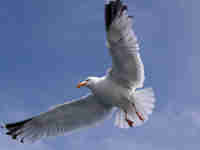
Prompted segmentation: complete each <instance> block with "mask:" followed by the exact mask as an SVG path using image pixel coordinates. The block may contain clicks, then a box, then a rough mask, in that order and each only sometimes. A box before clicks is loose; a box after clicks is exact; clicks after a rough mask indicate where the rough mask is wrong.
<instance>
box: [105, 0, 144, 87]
mask: <svg viewBox="0 0 200 150" xmlns="http://www.w3.org/2000/svg"><path fill="white" fill-rule="evenodd" d="M132 18H133V17H130V16H128V14H127V6H126V5H124V4H123V3H122V2H121V1H120V0H108V1H107V3H106V4H105V23H106V31H107V46H108V48H109V51H110V54H111V56H112V69H111V71H110V76H111V77H112V78H113V79H115V80H116V82H119V83H120V84H123V86H126V87H134V88H140V87H143V82H144V66H143V63H142V60H141V58H140V54H139V45H138V42H137V38H136V36H135V33H134V31H133V29H132Z"/></svg>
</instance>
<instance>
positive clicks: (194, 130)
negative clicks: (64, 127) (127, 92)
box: [0, 0, 200, 150]
mask: <svg viewBox="0 0 200 150" xmlns="http://www.w3.org/2000/svg"><path fill="white" fill-rule="evenodd" d="M125 2H126V3H128V5H129V14H131V15H133V16H134V17H135V20H134V29H135V32H136V33H137V36H138V39H139V43H140V47H141V55H142V59H143V62H144V65H145V75H146V80H145V86H146V87H149V86H152V87H153V88H154V90H155V94H156V99H157V103H156V109H155V112H154V113H153V115H152V116H151V118H150V120H149V121H148V122H147V123H146V124H145V125H144V126H141V127H138V128H132V129H129V130H123V129H118V128H116V127H114V126H113V121H114V120H113V119H112V120H107V121H105V123H103V124H102V125H101V126H99V127H96V128H90V129H87V130H83V131H82V132H79V133H75V134H73V135H70V136H65V137H55V138H48V139H45V140H42V141H40V142H37V143H35V144H32V145H28V144H24V145H23V144H19V143H17V142H15V141H12V140H11V139H10V138H9V137H7V136H5V135H1V136H0V148H1V149H3V150H11V149H12V150H14V149H16V150H25V149H29V150H33V149H37V150H44V149H48V150H56V149H59V150H64V149H72V150H79V149H80V150H82V149H96V150H100V149H105V150H112V149H115V150H121V149H126V150H133V149H140V150H146V149H148V150H160V149H162V150H177V149H182V150H188V149H198V148H199V146H200V144H199V138H200V134H199V132H200V117H199V116H200V110H199V105H200V102H199V101H198V100H199V98H200V92H199V87H198V85H199V82H200V80H199V76H200V71H199V69H198V68H199V57H200V52H199V48H200V46H199V24H200V22H199V21H198V17H199V16H198V9H199V8H198V6H199V5H200V2H199V1H195V0H191V1H186V0H168V1H164V0H160V1H157V0H126V1H125ZM103 13H104V1H103V0H99V1H94V0H85V1H81V0H76V1H66V0H59V1H53V0H49V1H39V0H34V1H30V0H26V1H25V0H19V1H11V0H7V1H1V2H0V33H1V34H0V41H1V44H0V52H1V55H0V62H1V63H0V99H1V105H0V118H1V120H2V121H5V122H12V121H17V120H20V119H24V118H26V117H30V116H32V115H35V114H38V113H40V112H43V111H46V110H47V109H48V108H49V107H50V106H52V105H55V104H60V103H63V102H65V101H67V100H71V99H73V98H77V97H80V96H83V95H85V94H86V93H87V92H88V90H87V89H84V88H83V89H77V88H76V84H77V83H78V82H79V80H82V79H85V78H86V77H87V76H89V75H96V76H101V75H103V74H104V72H105V70H106V69H107V68H108V67H110V66H111V58H110V56H109V55H108V52H107V49H106V47H105V39H106V37H105V31H104V29H105V27H104V18H103V17H104V14H103Z"/></svg>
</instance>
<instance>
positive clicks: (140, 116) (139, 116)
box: [132, 104, 145, 121]
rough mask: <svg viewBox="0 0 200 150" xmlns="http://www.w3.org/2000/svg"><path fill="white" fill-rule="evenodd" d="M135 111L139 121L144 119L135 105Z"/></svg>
mask: <svg viewBox="0 0 200 150" xmlns="http://www.w3.org/2000/svg"><path fill="white" fill-rule="evenodd" d="M132 105H133V107H135V104H132ZM135 111H136V114H137V116H138V118H139V119H140V120H141V121H144V120H145V119H144V117H143V116H142V114H141V113H140V112H138V111H137V109H136V107H135Z"/></svg>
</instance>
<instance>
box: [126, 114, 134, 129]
mask: <svg viewBox="0 0 200 150" xmlns="http://www.w3.org/2000/svg"><path fill="white" fill-rule="evenodd" d="M125 114H126V121H127V123H128V125H129V126H130V127H133V125H134V122H133V121H131V120H129V119H128V116H127V112H126V111H125Z"/></svg>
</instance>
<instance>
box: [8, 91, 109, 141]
mask: <svg viewBox="0 0 200 150" xmlns="http://www.w3.org/2000/svg"><path fill="white" fill-rule="evenodd" d="M111 110H112V106H109V105H104V104H101V103H99V101H98V99H97V97H95V96H93V95H89V96H86V97H82V98H81V99H80V100H76V101H72V102H70V103H65V104H62V105H58V106H56V107H55V108H52V109H50V110H49V111H48V112H46V113H41V114H40V115H38V116H35V117H32V118H30V119H27V120H24V121H19V122H15V123H10V124H6V125H5V128H6V129H7V130H8V132H7V135H10V136H11V137H12V138H13V139H17V140H19V141H20V142H22V143H23V142H26V141H27V142H34V141H36V140H38V139H40V138H42V137H47V136H56V135H62V134H64V133H66V132H71V131H74V130H77V129H81V128H84V127H89V126H91V125H95V124H97V123H99V122H100V121H102V120H104V119H105V117H106V116H108V115H109V114H110V112H111Z"/></svg>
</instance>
